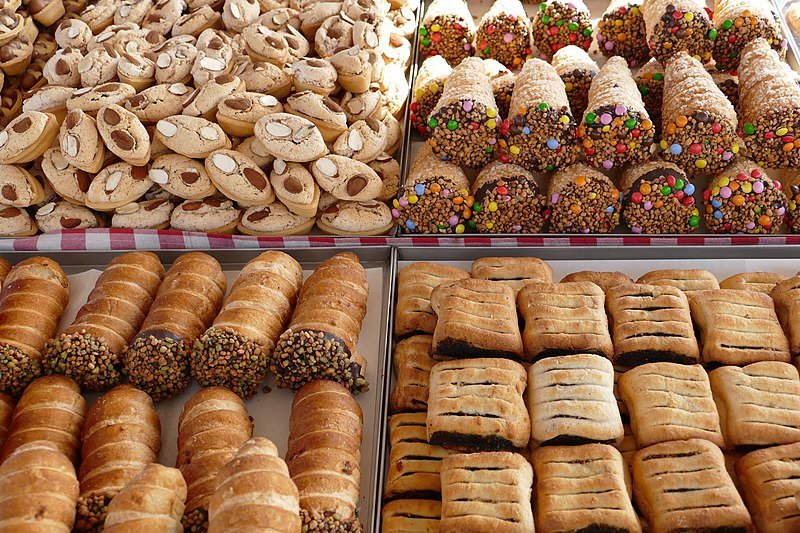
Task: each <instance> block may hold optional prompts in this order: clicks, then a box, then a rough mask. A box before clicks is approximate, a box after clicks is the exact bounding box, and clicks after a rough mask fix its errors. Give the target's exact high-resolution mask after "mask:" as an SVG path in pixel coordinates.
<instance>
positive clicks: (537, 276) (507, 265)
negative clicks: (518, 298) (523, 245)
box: [471, 257, 553, 292]
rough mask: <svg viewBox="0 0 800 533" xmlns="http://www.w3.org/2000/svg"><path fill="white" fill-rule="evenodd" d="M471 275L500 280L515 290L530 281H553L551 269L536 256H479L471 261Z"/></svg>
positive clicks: (517, 290)
mask: <svg viewBox="0 0 800 533" xmlns="http://www.w3.org/2000/svg"><path fill="white" fill-rule="evenodd" d="M471 275H472V277H473V278H476V279H488V280H492V281H502V282H504V283H505V284H506V285H508V286H509V287H511V288H512V289H514V291H515V292H519V290H520V289H521V288H522V287H524V286H525V285H527V284H528V283H529V282H531V281H538V282H541V283H552V282H553V269H552V268H550V265H548V264H547V263H546V262H545V261H542V260H541V259H539V258H538V257H481V258H480V259H476V260H475V261H473V262H472V270H471Z"/></svg>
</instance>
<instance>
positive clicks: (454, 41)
mask: <svg viewBox="0 0 800 533" xmlns="http://www.w3.org/2000/svg"><path fill="white" fill-rule="evenodd" d="M474 40H475V22H473V20H472V14H470V12H469V7H468V6H467V3H466V2H465V1H464V0H434V1H433V2H431V3H430V5H428V9H427V10H426V11H425V16H423V17H422V21H421V22H420V27H419V45H420V53H422V54H423V55H424V56H425V57H430V56H436V55H439V56H442V57H443V58H445V60H446V61H447V62H448V63H450V65H451V66H456V65H458V64H459V63H461V60H462V59H464V58H465V57H469V56H471V55H472V42H473V41H474Z"/></svg>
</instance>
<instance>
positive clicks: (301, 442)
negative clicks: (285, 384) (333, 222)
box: [286, 380, 363, 532]
mask: <svg viewBox="0 0 800 533" xmlns="http://www.w3.org/2000/svg"><path fill="white" fill-rule="evenodd" d="M362 420H363V416H362V414H361V408H360V407H359V406H358V404H357V403H356V401H355V400H354V399H353V397H352V395H351V394H350V393H349V392H348V391H347V389H345V388H344V387H342V386H341V385H339V384H338V383H334V382H332V381H322V380H320V381H312V382H311V383H309V384H307V385H305V386H304V387H303V388H301V389H300V390H299V391H297V394H295V396H294V400H293V401H292V412H291V415H290V416H289V448H288V450H287V451H286V464H287V466H288V467H289V475H291V476H292V481H294V483H295V485H297V489H298V491H299V492H300V518H301V519H302V521H303V527H304V528H305V527H307V526H308V525H309V524H310V523H311V522H314V521H316V522H317V524H318V526H317V527H316V528H314V529H309V531H343V532H346V531H354V532H355V531H360V530H361V526H360V524H358V516H356V513H355V510H356V506H357V505H358V499H359V484H360V478H361V465H360V463H361V453H360V451H359V447H360V446H361V424H362Z"/></svg>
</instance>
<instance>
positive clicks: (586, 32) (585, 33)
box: [583, 28, 592, 37]
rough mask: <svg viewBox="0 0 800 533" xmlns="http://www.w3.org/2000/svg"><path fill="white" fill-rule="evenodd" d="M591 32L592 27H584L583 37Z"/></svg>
mask: <svg viewBox="0 0 800 533" xmlns="http://www.w3.org/2000/svg"><path fill="white" fill-rule="evenodd" d="M591 34H592V28H586V29H585V30H583V36H584V37H589V36H590V35H591Z"/></svg>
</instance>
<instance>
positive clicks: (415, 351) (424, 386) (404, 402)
mask: <svg viewBox="0 0 800 533" xmlns="http://www.w3.org/2000/svg"><path fill="white" fill-rule="evenodd" d="M430 350H431V336H430V335H414V336H412V337H407V338H405V339H403V340H401V341H400V342H398V343H397V345H395V348H394V353H393V354H392V366H393V368H394V373H395V376H396V377H397V381H396V382H395V385H394V389H392V395H391V397H390V399H389V405H390V410H391V411H392V412H394V413H398V412H405V411H426V410H427V409H428V387H429V383H430V375H431V369H432V368H433V365H434V364H436V362H435V361H434V360H433V359H432V358H431V356H430V355H429V353H430Z"/></svg>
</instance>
